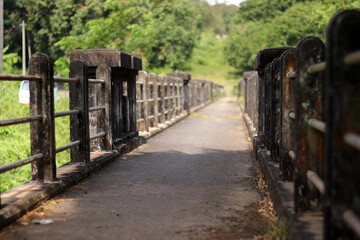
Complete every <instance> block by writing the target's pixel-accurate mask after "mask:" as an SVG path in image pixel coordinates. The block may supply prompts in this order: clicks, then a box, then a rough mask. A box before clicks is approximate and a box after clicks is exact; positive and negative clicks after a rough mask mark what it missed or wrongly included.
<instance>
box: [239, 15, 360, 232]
mask: <svg viewBox="0 0 360 240" xmlns="http://www.w3.org/2000/svg"><path fill="white" fill-rule="evenodd" d="M358 29H360V11H358V10H346V11H343V12H341V13H339V14H338V15H336V16H334V17H333V18H332V20H331V21H330V23H329V26H328V29H327V39H326V47H325V45H324V43H323V42H322V41H321V40H320V39H319V38H316V37H306V38H304V39H302V40H301V41H300V42H299V43H298V45H297V47H296V49H292V48H275V49H264V50H262V51H260V52H259V54H258V55H257V57H256V60H255V69H256V70H257V72H258V74H257V78H256V80H255V82H256V83H257V84H258V86H254V85H252V84H251V83H249V80H247V81H246V84H245V99H246V100H245V102H246V104H245V105H246V106H245V112H246V116H245V118H246V119H247V121H249V122H252V124H254V122H256V120H258V124H257V126H256V125H255V128H257V129H258V132H257V136H255V137H254V146H255V148H256V149H255V152H257V151H259V150H260V151H268V152H270V159H271V161H273V162H275V163H277V162H278V163H279V173H280V177H281V179H282V180H283V181H294V194H295V196H294V197H295V198H294V201H295V210H296V211H297V212H303V211H322V212H323V215H324V238H325V239H358V238H359V237H360V218H359V216H360V188H359V185H358V184H359V183H360V175H359V174H358V170H359V169H360V162H359V159H360V123H359V116H360V115H359V112H360V95H359V91H360V78H359V76H360V33H359V32H358V31H357V30H358ZM254 90H257V92H258V94H256V96H253V92H254ZM256 103H257V104H256ZM256 107H258V114H259V116H256V114H254V111H256Z"/></svg>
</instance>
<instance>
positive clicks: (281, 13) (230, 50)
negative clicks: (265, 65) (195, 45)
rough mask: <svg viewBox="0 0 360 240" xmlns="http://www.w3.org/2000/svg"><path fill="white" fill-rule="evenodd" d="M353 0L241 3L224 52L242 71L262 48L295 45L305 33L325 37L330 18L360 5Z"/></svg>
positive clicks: (272, 0)
mask: <svg viewBox="0 0 360 240" xmlns="http://www.w3.org/2000/svg"><path fill="white" fill-rule="evenodd" d="M359 7H360V2H359V1H353V0H320V1H318V0H317V1H311V0H285V1H284V0H247V1H244V2H242V3H241V4H240V8H239V10H238V13H237V15H236V17H235V18H234V25H233V26H232V28H231V29H232V30H231V33H230V36H229V38H228V39H227V40H226V46H225V54H226V56H227V59H228V61H229V63H230V65H232V66H234V67H235V68H236V69H238V70H239V71H240V72H243V71H246V70H252V69H253V64H254V59H255V57H256V54H257V53H258V51H259V50H261V49H264V48H271V47H283V46H289V47H295V46H296V44H297V42H298V41H299V40H300V39H302V38H303V37H306V36H309V35H312V36H317V37H320V38H321V39H323V40H325V35H326V26H327V24H328V22H329V20H330V18H331V17H332V16H333V15H334V14H335V13H337V12H338V11H340V10H342V9H346V8H359Z"/></svg>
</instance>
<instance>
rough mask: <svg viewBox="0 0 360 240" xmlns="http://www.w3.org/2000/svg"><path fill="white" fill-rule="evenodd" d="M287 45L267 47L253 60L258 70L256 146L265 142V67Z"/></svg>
mask: <svg viewBox="0 0 360 240" xmlns="http://www.w3.org/2000/svg"><path fill="white" fill-rule="evenodd" d="M288 49H290V48H288V47H282V48H268V49H264V50H261V51H259V52H258V54H257V55H256V58H255V61H254V70H256V71H258V84H259V85H258V94H257V95H258V137H257V139H256V144H255V145H256V146H255V147H256V148H257V147H258V146H259V147H260V148H263V147H264V144H265V136H266V135H265V134H266V132H265V130H266V128H265V112H266V96H265V94H266V91H267V89H266V81H265V67H266V65H267V64H268V63H271V62H272V61H273V60H274V58H277V57H280V56H281V54H282V53H283V52H284V51H286V50H288Z"/></svg>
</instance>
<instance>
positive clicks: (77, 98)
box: [69, 61, 90, 163]
mask: <svg viewBox="0 0 360 240" xmlns="http://www.w3.org/2000/svg"><path fill="white" fill-rule="evenodd" d="M69 76H70V77H71V78H78V79H79V81H78V82H77V83H75V84H70V86H69V96H70V109H71V110H73V109H79V110H80V114H78V115H71V116H70V140H71V142H74V141H78V140H79V141H80V145H79V146H78V147H75V148H71V162H85V163H88V162H90V130H89V103H88V99H89V94H88V89H89V88H88V73H87V66H86V65H85V63H83V62H81V61H73V62H71V63H70V66H69Z"/></svg>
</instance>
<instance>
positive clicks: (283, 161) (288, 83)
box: [279, 50, 296, 181]
mask: <svg viewBox="0 0 360 240" xmlns="http://www.w3.org/2000/svg"><path fill="white" fill-rule="evenodd" d="M280 61H281V74H280V78H281V80H280V81H281V136H280V164H279V165H280V177H281V179H282V180H285V181H292V180H293V161H292V160H291V159H290V157H289V155H288V152H289V151H290V150H292V149H294V148H293V141H294V139H293V138H294V136H295V133H294V121H293V120H292V119H290V118H289V113H290V112H293V111H294V108H295V92H294V90H295V82H294V81H293V80H291V79H289V77H288V73H289V72H291V71H295V51H294V50H287V51H285V52H284V53H283V54H282V55H281V57H280ZM295 154H296V152H295Z"/></svg>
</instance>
